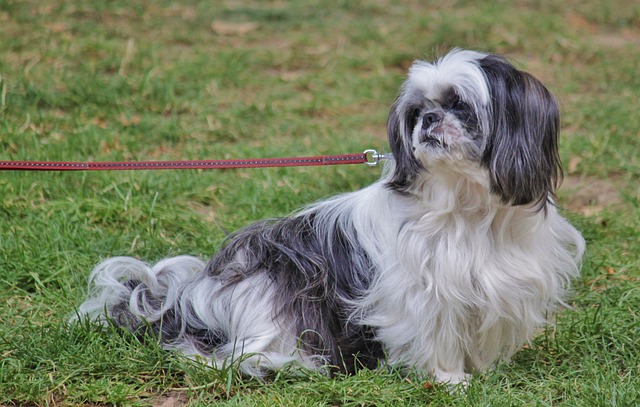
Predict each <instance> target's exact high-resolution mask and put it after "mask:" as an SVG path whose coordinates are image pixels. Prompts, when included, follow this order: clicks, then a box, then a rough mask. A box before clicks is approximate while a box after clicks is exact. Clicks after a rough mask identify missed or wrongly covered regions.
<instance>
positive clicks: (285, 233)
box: [76, 49, 584, 383]
mask: <svg viewBox="0 0 640 407" xmlns="http://www.w3.org/2000/svg"><path fill="white" fill-rule="evenodd" d="M559 125H560V124H559V113H558V106H557V104H556V102H555V100H554V98H553V97H552V95H551V94H550V93H549V91H548V90H547V89H546V88H545V87H544V86H543V85H542V84H541V83H540V82H539V81H538V80H536V79H535V78H534V77H533V76H531V75H530V74H528V73H525V72H522V71H520V70H518V69H516V68H514V66H512V65H511V64H510V63H509V62H508V61H506V60H505V59H503V58H502V57H499V56H496V55H491V54H483V53H479V52H474V51H465V50H458V49H456V50H453V51H451V52H449V53H448V54H447V55H445V56H444V57H442V58H440V59H438V60H436V61H435V62H433V63H427V62H423V61H417V62H415V63H414V64H413V65H412V66H411V68H410V70H409V74H408V78H407V80H406V82H405V83H404V85H403V86H402V89H401V90H400V93H399V96H398V98H397V100H396V101H395V103H394V104H393V106H392V108H391V113H390V115H389V119H388V136H389V143H390V148H391V151H392V153H393V160H392V161H391V163H390V164H388V165H387V166H386V169H385V172H384V175H383V176H382V179H381V180H380V181H378V182H376V183H374V184H373V185H371V186H369V187H367V188H364V189H363V190H360V191H356V192H351V193H346V194H342V195H338V196H336V197H334V198H331V199H328V200H324V201H321V202H318V203H316V204H313V205H311V206H309V207H307V208H305V209H303V210H301V211H300V212H297V213H295V214H294V215H292V216H290V217H285V218H281V219H271V220H266V221H262V222H259V223H256V224H254V225H251V226H249V227H247V228H245V229H242V230H240V231H238V232H237V233H235V234H233V235H232V236H230V237H229V238H228V239H227V241H226V243H225V245H224V247H223V248H222V249H221V250H220V251H219V253H217V254H216V255H215V256H214V257H213V258H212V259H211V260H210V261H209V262H208V264H205V263H203V262H202V261H201V260H199V259H197V258H194V257H189V256H180V257H175V258H169V259H165V260H162V261H160V262H159V263H158V264H156V265H153V266H151V265H148V264H146V263H144V262H142V261H139V260H136V259H133V258H128V257H116V258H111V259H108V260H106V261H104V262H103V263H102V264H100V265H98V266H97V268H95V269H94V270H93V272H92V274H91V277H90V295H89V298H88V299H87V300H86V301H85V302H84V303H83V304H82V305H81V306H80V307H79V310H78V313H77V316H76V318H78V317H87V318H91V319H93V320H96V321H97V322H100V323H105V324H106V323H115V324H117V325H119V326H122V327H125V328H127V329H130V330H133V331H135V332H140V333H146V334H148V333H149V332H151V333H152V334H155V335H158V336H159V338H160V340H161V342H162V344H163V346H164V347H165V348H167V349H175V350H178V351H180V352H182V353H184V354H186V355H190V356H194V357H195V356H201V357H204V358H206V360H207V361H209V363H211V364H212V365H214V366H218V367H221V366H223V365H227V364H229V363H238V365H239V366H240V368H241V369H242V371H243V372H246V373H248V374H250V375H264V374H266V373H267V372H269V371H272V370H276V369H280V368H283V367H285V366H289V365H294V366H296V365H297V366H303V367H306V368H311V369H327V370H328V371H329V372H332V371H342V372H347V373H349V372H353V371H354V370H355V369H358V368H360V367H367V368H375V367H377V366H379V365H380V364H385V365H392V366H398V367H400V368H402V369H411V370H416V371H418V372H423V373H424V374H427V375H431V376H434V377H435V379H436V380H437V381H440V382H449V383H458V382H465V381H466V380H468V378H469V374H471V373H472V372H475V371H481V370H483V369H487V368H490V367H491V366H492V365H494V364H495V363H496V362H498V361H500V360H504V359H506V358H509V357H510V356H511V355H512V354H513V353H514V351H516V350H517V349H518V347H519V346H521V345H522V344H524V343H526V342H527V341H529V340H530V339H531V338H532V337H533V335H534V334H535V333H536V330H537V329H538V328H539V327H541V326H542V325H544V324H545V322H546V321H547V317H548V316H549V314H550V313H551V312H552V311H554V310H555V309H556V308H557V307H558V306H559V305H561V304H563V295H564V294H565V292H566V291H567V289H568V285H569V283H570V281H571V279H572V278H574V277H575V276H576V275H577V274H578V272H579V265H580V261H581V257H582V253H583V251H584V241H583V239H582V237H581V235H580V233H579V232H578V231H577V230H576V229H574V228H573V227H572V226H571V225H570V224H569V223H568V222H567V221H566V220H565V219H564V218H563V217H562V216H560V215H559V214H558V211H557V210H556V207H555V205H554V203H553V200H552V198H553V195H554V190H555V188H556V187H557V184H558V183H559V180H560V177H561V168H560V162H559V157H558V150H557V139H558V131H559Z"/></svg>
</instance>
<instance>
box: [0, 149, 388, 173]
mask: <svg viewBox="0 0 640 407" xmlns="http://www.w3.org/2000/svg"><path fill="white" fill-rule="evenodd" d="M386 158H387V156H385V155H383V154H378V152H377V151H375V150H366V151H364V152H363V153H360V154H343V155H323V156H314V157H287V158H257V159H239V160H184V161H120V162H64V161H0V170H9V171H108V170H116V171H117V170H185V169H232V168H265V167H308V166H322V165H341V164H367V165H371V166H374V165H377V164H378V162H379V161H380V160H381V159H386Z"/></svg>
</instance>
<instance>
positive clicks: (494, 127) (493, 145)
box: [479, 56, 562, 207]
mask: <svg viewBox="0 0 640 407" xmlns="http://www.w3.org/2000/svg"><path fill="white" fill-rule="evenodd" d="M479 65H480V67H481V69H482V70H483V71H484V73H485V77H486V78H487V85H488V87H489V91H490V94H491V102H490V106H489V107H490V110H491V111H490V112H489V115H488V117H489V121H490V123H489V126H488V130H489V134H488V139H487V141H486V146H485V150H484V152H483V157H482V163H483V165H484V166H486V168H488V170H489V173H490V176H491V189H492V192H494V193H496V194H498V195H499V196H500V197H501V199H502V201H503V202H504V203H509V204H512V205H524V204H531V203H533V204H536V205H539V206H540V207H542V206H543V205H544V203H545V202H546V201H547V199H548V197H549V196H550V195H553V194H554V192H555V189H556V187H557V185H558V182H559V180H560V178H561V177H562V168H561V166H560V158H559V155H558V145H557V144H558V132H559V129H560V114H559V109H558V105H557V103H556V101H555V99H554V98H553V96H552V95H551V93H550V92H549V91H548V90H547V88H545V87H544V85H542V83H540V82H539V81H538V80H537V79H535V78H534V77H533V76H531V75H529V74H528V73H526V72H522V71H519V70H517V69H515V68H514V67H513V66H512V65H510V64H509V63H508V62H506V61H505V60H504V59H502V58H500V57H497V56H488V57H486V58H484V59H482V60H481V61H480V62H479Z"/></svg>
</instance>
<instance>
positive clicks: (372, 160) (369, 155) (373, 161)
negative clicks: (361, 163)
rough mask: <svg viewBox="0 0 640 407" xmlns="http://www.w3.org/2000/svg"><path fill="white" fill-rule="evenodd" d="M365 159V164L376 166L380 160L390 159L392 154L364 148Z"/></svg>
mask: <svg viewBox="0 0 640 407" xmlns="http://www.w3.org/2000/svg"><path fill="white" fill-rule="evenodd" d="M363 154H364V157H365V159H366V160H367V161H366V162H365V164H367V165H368V166H370V167H375V166H376V165H378V163H379V162H380V160H390V159H391V157H392V155H391V154H380V153H378V151H376V150H364V152H363Z"/></svg>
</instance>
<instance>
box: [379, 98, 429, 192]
mask: <svg viewBox="0 0 640 407" xmlns="http://www.w3.org/2000/svg"><path fill="white" fill-rule="evenodd" d="M403 95H404V92H403V93H401V94H400V96H398V99H396V101H395V103H394V104H393V106H391V111H390V112H389V118H388V119H387V135H388V138H389V146H390V147H391V152H392V153H393V159H394V162H395V167H394V170H393V173H392V175H391V178H390V179H389V180H388V181H387V186H388V187H389V188H391V189H393V190H394V191H396V192H400V193H407V192H408V190H409V187H410V186H411V184H412V182H413V180H414V179H415V177H416V175H417V174H418V172H419V171H420V169H421V168H422V165H421V164H420V162H419V161H418V160H417V159H416V158H415V156H414V154H413V147H412V142H411V135H412V132H413V128H414V127H415V125H416V123H417V114H416V109H417V107H412V106H410V105H409V104H408V103H406V100H405V97H404V96H403Z"/></svg>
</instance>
